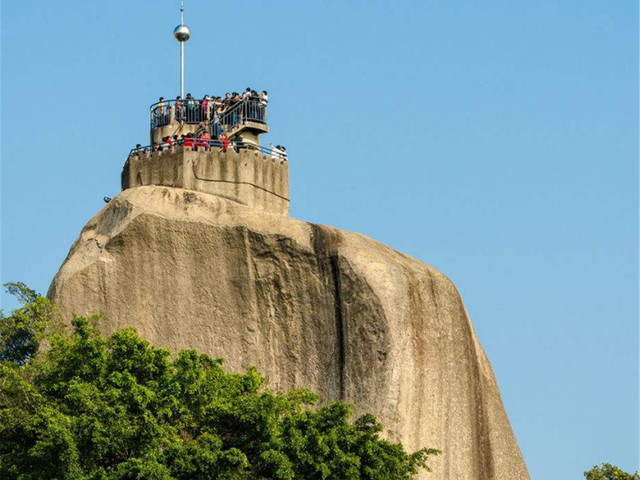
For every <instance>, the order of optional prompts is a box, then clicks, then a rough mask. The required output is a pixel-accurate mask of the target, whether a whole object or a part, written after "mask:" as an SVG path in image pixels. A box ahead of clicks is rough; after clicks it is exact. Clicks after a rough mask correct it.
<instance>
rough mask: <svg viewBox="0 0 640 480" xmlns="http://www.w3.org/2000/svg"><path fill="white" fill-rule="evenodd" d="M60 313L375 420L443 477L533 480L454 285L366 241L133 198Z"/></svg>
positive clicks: (225, 209)
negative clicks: (433, 451)
mask: <svg viewBox="0 0 640 480" xmlns="http://www.w3.org/2000/svg"><path fill="white" fill-rule="evenodd" d="M49 296H50V298H52V299H53V300H55V301H56V302H58V303H59V304H60V305H61V307H62V310H63V312H64V313H65V314H67V315H71V314H78V315H87V314H91V313H94V312H97V313H101V314H102V315H103V320H102V323H101V324H102V326H103V327H102V328H103V329H104V333H109V332H111V331H113V330H114V329H117V328H120V327H124V326H128V325H134V326H135V327H136V328H137V329H138V332H139V333H140V334H141V335H142V336H143V337H145V338H147V339H148V340H150V341H151V342H153V343H154V344H156V345H159V346H166V347H171V348H172V349H174V350H176V349H183V348H195V349H197V350H199V351H201V352H206V353H208V354H210V355H212V356H214V357H223V358H225V359H226V365H227V367H228V368H230V369H232V370H242V369H244V368H246V367H248V366H252V365H254V366H256V367H257V368H258V370H259V371H260V372H262V373H263V374H264V375H266V377H267V381H268V387H269V388H270V389H272V390H277V391H286V390H289V389H291V388H294V387H307V388H310V389H312V390H314V391H315V392H317V393H319V394H320V396H321V398H322V399H323V400H325V401H326V400H334V399H340V400H344V401H347V402H353V403H355V404H357V406H358V410H359V411H360V412H364V411H367V412H371V413H373V414H375V415H377V416H378V417H379V418H380V420H381V421H382V423H383V424H384V426H385V428H386V431H387V435H388V436H389V437H390V438H391V439H393V440H397V441H401V442H402V443H403V444H404V445H405V447H406V448H407V449H408V450H411V451H412V450H415V449H418V448H421V447H425V446H428V447H434V448H438V449H440V450H442V452H443V453H442V455H440V456H439V457H435V458H433V459H431V462H430V463H431V465H432V466H433V469H434V473H433V474H426V473H423V474H421V478H438V479H442V480H465V479H469V480H471V479H473V480H517V479H528V478H529V475H528V473H527V469H526V466H525V463H524V460H523V458H522V455H521V453H520V449H519V448H518V444H517V442H516V440H515V438H514V435H513V432H512V430H511V427H510V425H509V420H508V419H507V415H506V414H505V411H504V408H503V405H502V401H501V399H500V393H499V391H498V386H497V384H496V380H495V378H494V375H493V372H492V370H491V366H490V364H489V361H488V360H487V357H486V356H485V354H484V352H483V350H482V347H481V346H480V344H479V342H478V340H477V338H476V335H475V333H474V330H473V327H472V325H471V322H470V321H469V317H468V315H467V312H466V311H465V307H464V305H463V303H462V300H461V299H460V296H459V294H458V292H457V290H456V288H455V286H454V285H453V284H452V283H451V282H450V281H449V280H448V279H447V278H446V277H445V276H444V275H442V274H441V273H440V272H438V271H437V270H435V269H434V268H432V267H430V266H429V265H426V264H424V263H422V262H419V261H418V260H416V259H414V258H411V257H409V256H407V255H404V254H402V253H399V252H397V251H395V250H393V249H391V248H389V247H387V246H386V245H383V244H381V243H379V242H376V241H374V240H371V239H370V238H367V237H364V236H362V235H358V234H354V233H350V232H345V231H341V230H336V229H334V228H331V227H327V226H322V225H314V224H310V223H305V222H301V221H299V220H294V219H291V218H288V217H284V216H280V215H273V214H268V213H265V212H260V211H258V210H253V209H250V208H248V207H245V206H242V205H240V204H237V203H234V202H232V201H229V200H226V199H223V198H220V197H216V196H213V195H209V194H205V193H198V192H193V191H189V190H183V189H178V188H167V187H153V186H148V187H138V188H133V189H129V190H125V191H124V192H122V193H120V194H119V195H118V196H116V197H115V198H114V199H113V200H111V202H109V203H108V204H107V205H106V206H105V207H104V208H103V209H102V210H101V211H100V212H99V213H98V214H97V215H96V216H95V217H94V218H92V219H91V220H90V221H89V223H88V224H87V225H86V226H85V227H84V229H83V230H82V233H81V234H80V237H79V238H78V239H77V240H76V241H75V243H74V244H73V246H72V247H71V251H70V252H69V255H68V257H67V259H66V260H65V262H64V264H63V265H62V267H61V268H60V271H59V272H58V274H57V275H56V277H55V278H54V280H53V283H52V284H51V287H50V290H49Z"/></svg>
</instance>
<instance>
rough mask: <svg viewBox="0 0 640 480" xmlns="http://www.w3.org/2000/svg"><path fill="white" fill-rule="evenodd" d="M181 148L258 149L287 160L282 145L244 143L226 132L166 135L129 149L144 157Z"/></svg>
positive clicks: (194, 149) (204, 149)
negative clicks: (151, 142)
mask: <svg viewBox="0 0 640 480" xmlns="http://www.w3.org/2000/svg"><path fill="white" fill-rule="evenodd" d="M178 147H180V148H182V149H187V150H192V151H195V152H197V151H199V150H202V151H205V152H209V151H211V150H212V149H215V148H218V149H220V151H222V153H227V151H229V149H232V150H233V151H234V152H236V153H239V152H240V150H243V149H258V150H260V151H261V152H262V153H264V154H266V155H270V156H271V157H273V158H277V159H280V160H287V149H286V148H285V147H284V146H282V145H276V146H275V147H274V146H273V144H269V147H268V148H259V147H257V146H255V145H253V144H250V143H244V142H243V141H242V137H240V136H239V135H233V136H232V137H231V138H229V137H227V135H226V134H224V133H223V134H221V135H220V137H219V138H218V139H212V138H211V135H210V134H209V132H207V131H205V132H204V133H201V134H199V135H197V134H195V133H187V134H185V135H180V136H178V135H173V136H166V137H164V138H163V139H162V142H160V143H156V144H154V145H153V146H151V147H143V146H142V145H140V144H139V143H138V144H137V145H136V147H135V148H134V149H133V150H132V151H131V155H133V156H135V157H139V158H146V157H148V156H149V154H150V153H154V152H164V151H171V150H174V149H176V148H178Z"/></svg>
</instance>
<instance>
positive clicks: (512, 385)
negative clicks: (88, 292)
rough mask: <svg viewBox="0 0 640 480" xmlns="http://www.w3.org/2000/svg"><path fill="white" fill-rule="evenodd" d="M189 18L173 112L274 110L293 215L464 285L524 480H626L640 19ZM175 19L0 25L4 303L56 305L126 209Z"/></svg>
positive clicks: (368, 14) (15, 9) (75, 14)
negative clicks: (10, 288) (137, 149)
mask: <svg viewBox="0 0 640 480" xmlns="http://www.w3.org/2000/svg"><path fill="white" fill-rule="evenodd" d="M186 9H187V10H186V16H185V20H186V23H187V24H188V25H190V27H191V28H192V32H193V35H192V39H191V40H190V41H189V43H188V44H187V47H186V52H187V53H186V65H187V66H186V90H187V91H189V92H192V93H193V94H194V95H195V96H202V95H203V94H204V93H208V94H220V95H221V94H224V93H225V92H227V91H233V90H240V89H243V88H244V87H246V86H251V87H252V88H255V89H260V90H262V89H266V90H268V91H269V96H270V111H269V115H270V120H269V123H270V128H271V132H272V133H271V134H269V136H268V137H267V138H264V139H263V140H264V141H263V143H268V142H270V141H272V142H274V143H280V144H283V145H286V147H287V150H288V151H289V154H290V159H291V179H290V180H291V198H292V204H291V208H292V216H294V217H296V218H299V219H303V220H306V221H311V222H316V223H324V224H328V225H332V226H335V227H338V228H343V229H346V230H351V231H356V232H360V233H363V234H365V235H368V236H370V237H373V238H375V239H377V240H380V241H382V242H384V243H386V244H388V245H390V246H392V247H393V248H396V249H398V250H400V251H403V252H405V253H408V254H410V255H413V256H414V257H416V258H418V259H420V260H423V261H425V262H427V263H429V264H431V265H433V266H435V267H436V268H438V269H439V270H441V271H442V272H443V273H445V274H446V275H447V276H449V277H450V278H451V279H452V280H453V281H454V283H455V284H456V285H457V287H458V288H459V290H460V292H461V294H462V296H463V298H464V300H465V303H466V306H467V308H468V310H469V313H470V315H471V317H472V321H473V323H474V326H475V328H476V331H477V334H478V336H479V338H480V341H481V342H482V344H483V346H484V348H485V350H486V352H487V355H488V356H489V359H490V360H491V362H492V366H493V368H494V371H495V373H496V376H497V379H498V383H499V385H500V388H501V392H502V396H503V401H504V404H505V408H506V410H507V413H508V415H509V418H510V420H511V423H512V426H513V429H514V431H515V434H516V436H517V438H518V441H519V443H520V447H521V449H522V451H523V454H524V457H525V460H526V461H527V465H528V467H529V470H530V473H531V476H532V478H534V479H547V480H567V479H571V478H573V479H579V478H582V472H583V471H585V470H587V469H588V468H590V467H591V466H592V465H593V464H595V463H598V462H602V461H608V462H611V463H616V464H618V465H619V466H620V467H622V468H624V469H627V470H633V469H635V468H637V467H638V127H639V125H638V4H637V2H633V1H630V0H617V1H615V2H605V1H592V0H580V1H578V0H563V1H560V2H559V1H556V0H554V1H543V0H541V1H536V2H524V1H513V0H494V1H491V2H480V1H471V0H469V1H462V2H451V1H445V0H440V1H409V0H395V1H391V0H387V1H376V0H368V1H365V0H352V1H349V2H344V1H337V0H324V1H320V0H308V1H304V2H300V1H297V2H294V1H280V0H272V1H270V2H267V1H249V0H239V1H234V2H231V1H215V2H212V1H205V0H187V2H186ZM178 18H179V16H178V2H176V1H168V0H155V1H154V2H148V1H141V0H129V1H126V2H125V1H120V0H114V1H111V2H95V1H84V2H80V1H65V2H51V1H43V0H39V1H35V0H34V1H28V0H22V1H20V2H17V1H13V2H10V1H5V2H2V52H1V53H2V110H1V114H2V130H1V134H2V137H1V140H2V142H1V143H2V144H1V154H2V169H1V176H2V178H1V186H2V205H1V220H2V221H1V225H0V226H1V232H2V236H1V238H2V245H1V254H2V260H1V267H2V270H1V274H0V277H1V278H0V279H1V280H2V281H3V282H6V281H14V280H21V281H24V282H27V283H28V284H29V285H31V286H32V287H33V288H35V289H37V290H38V291H40V292H46V290H47V288H48V286H49V283H50V281H51V279H52V277H53V275H54V274H55V272H56V271H57V269H58V267H59V266H60V264H61V263H62V261H63V260H64V258H65V256H66V254H67V252H68V250H69V247H70V246H71V243H72V242H73V240H74V239H75V238H76V237H77V235H78V234H79V232H80V229H81V228H82V226H83V225H84V224H85V223H86V222H87V220H88V219H89V218H91V217H92V216H93V215H94V214H95V213H96V212H97V211H98V209H100V208H101V207H102V206H103V202H102V197H103V196H105V195H107V196H113V195H115V194H117V192H118V191H119V181H120V171H121V168H122V165H123V163H124V160H125V157H126V154H127V152H128V150H129V148H131V147H132V146H133V145H135V144H136V143H138V142H140V143H145V142H144V141H145V140H146V139H148V110H147V108H148V106H149V105H150V104H151V103H153V102H155V101H156V100H157V97H158V96H160V95H163V96H165V97H168V98H170V97H175V95H176V94H177V92H178V88H179V85H178V50H179V49H178V43H177V42H176V41H175V40H174V39H173V37H172V29H173V27H174V26H175V24H176V23H177V22H178ZM2 298H3V307H4V308H12V307H13V306H15V304H14V303H13V302H12V301H11V299H9V298H7V297H6V296H4V297H2Z"/></svg>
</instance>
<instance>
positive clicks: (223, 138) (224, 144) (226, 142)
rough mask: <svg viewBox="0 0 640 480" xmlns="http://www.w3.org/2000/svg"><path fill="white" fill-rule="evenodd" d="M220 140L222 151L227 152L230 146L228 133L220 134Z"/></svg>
mask: <svg viewBox="0 0 640 480" xmlns="http://www.w3.org/2000/svg"><path fill="white" fill-rule="evenodd" d="M220 141H221V142H222V146H221V148H222V153H227V149H228V148H229V139H228V138H227V135H226V134H224V133H223V134H222V135H221V136H220Z"/></svg>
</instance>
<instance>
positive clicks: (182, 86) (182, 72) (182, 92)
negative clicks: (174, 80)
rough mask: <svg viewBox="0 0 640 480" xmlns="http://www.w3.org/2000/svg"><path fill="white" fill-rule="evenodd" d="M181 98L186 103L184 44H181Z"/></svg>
mask: <svg viewBox="0 0 640 480" xmlns="http://www.w3.org/2000/svg"><path fill="white" fill-rule="evenodd" d="M180 98H182V101H183V102H184V42H180Z"/></svg>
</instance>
